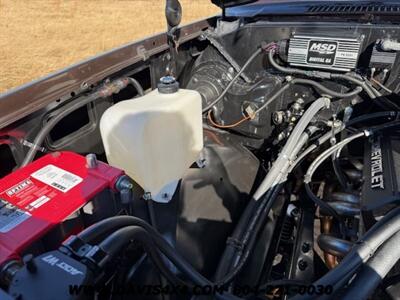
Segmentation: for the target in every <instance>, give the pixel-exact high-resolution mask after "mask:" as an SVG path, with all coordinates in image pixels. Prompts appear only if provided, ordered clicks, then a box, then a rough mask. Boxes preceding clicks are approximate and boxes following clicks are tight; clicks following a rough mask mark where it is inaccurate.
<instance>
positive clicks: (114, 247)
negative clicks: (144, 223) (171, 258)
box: [99, 226, 193, 288]
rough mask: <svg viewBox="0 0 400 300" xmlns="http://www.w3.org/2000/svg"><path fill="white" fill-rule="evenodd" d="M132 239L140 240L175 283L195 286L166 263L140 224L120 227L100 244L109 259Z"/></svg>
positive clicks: (150, 255)
mask: <svg viewBox="0 0 400 300" xmlns="http://www.w3.org/2000/svg"><path fill="white" fill-rule="evenodd" d="M132 241H135V242H139V243H140V245H141V246H143V248H144V250H145V251H146V253H147V254H148V255H149V257H150V258H151V260H152V261H153V263H154V264H155V265H156V266H157V268H158V269H159V270H160V272H161V273H162V274H163V275H164V276H165V278H167V280H168V281H169V282H170V283H171V284H173V285H180V286H187V287H189V288H193V286H192V285H191V284H189V283H186V282H184V281H183V280H181V279H179V278H178V277H177V276H176V275H175V274H174V273H172V272H171V270H170V269H169V268H168V266H166V265H165V263H164V261H163V259H162V257H161V255H160V253H159V252H158V250H157V248H156V246H155V244H154V242H153V239H152V238H151V236H150V235H149V233H148V231H146V230H145V229H144V228H142V227H139V226H127V227H123V228H121V229H118V230H117V231H116V232H114V233H113V234H111V235H110V236H109V237H107V238H106V239H105V240H104V241H102V242H101V243H100V244H99V247H100V248H101V249H102V250H104V251H105V252H106V253H107V254H108V256H107V261H110V260H111V259H113V258H114V257H115V256H116V255H118V254H119V253H120V252H121V250H122V249H124V247H125V246H127V245H128V244H129V243H131V242H132Z"/></svg>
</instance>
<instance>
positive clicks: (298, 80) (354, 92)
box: [290, 78, 363, 98]
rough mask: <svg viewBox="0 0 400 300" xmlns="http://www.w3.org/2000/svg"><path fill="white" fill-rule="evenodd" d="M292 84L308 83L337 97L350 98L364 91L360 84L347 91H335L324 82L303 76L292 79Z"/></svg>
mask: <svg viewBox="0 0 400 300" xmlns="http://www.w3.org/2000/svg"><path fill="white" fill-rule="evenodd" d="M290 82H291V83H292V84H307V85H311V86H313V87H315V88H316V89H318V90H320V91H321V92H323V93H325V94H327V95H329V96H331V97H335V98H349V97H354V96H356V95H358V94H359V93H361V92H362V90H363V89H362V87H360V86H358V87H356V88H355V89H354V90H352V91H350V92H347V93H340V92H336V91H333V90H331V89H328V88H327V87H325V86H323V85H322V84H320V83H318V82H316V81H314V80H311V79H302V78H295V79H293V80H292V81H290Z"/></svg>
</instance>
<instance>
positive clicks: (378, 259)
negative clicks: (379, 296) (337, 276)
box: [342, 232, 400, 300]
mask: <svg viewBox="0 0 400 300" xmlns="http://www.w3.org/2000/svg"><path fill="white" fill-rule="evenodd" d="M399 244H400V232H397V233H396V234H395V235H393V236H392V237H391V238H390V239H389V240H388V241H387V242H385V244H383V245H382V247H381V248H379V249H378V251H377V252H376V253H375V255H374V257H373V258H371V259H370V260H369V261H368V262H367V263H366V264H364V265H363V267H362V269H361V271H360V272H359V273H358V274H357V277H356V278H355V279H354V280H353V281H352V282H351V284H350V286H349V287H348V289H347V292H346V294H345V295H344V297H343V298H342V299H344V300H351V299H359V300H363V299H367V298H369V296H370V295H371V294H372V293H373V292H374V291H375V289H376V288H377V287H378V285H379V284H380V283H381V282H382V279H383V278H385V277H386V275H387V274H388V273H389V271H390V270H391V269H392V268H393V267H394V265H395V264H396V263H397V262H398V261H399V260H400V251H399ZM366 282H368V284H365V283H366Z"/></svg>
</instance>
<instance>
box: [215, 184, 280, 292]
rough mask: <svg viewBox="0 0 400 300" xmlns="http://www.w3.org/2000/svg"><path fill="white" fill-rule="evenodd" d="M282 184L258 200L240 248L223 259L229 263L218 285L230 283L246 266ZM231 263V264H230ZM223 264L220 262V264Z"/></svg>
mask: <svg viewBox="0 0 400 300" xmlns="http://www.w3.org/2000/svg"><path fill="white" fill-rule="evenodd" d="M282 187H283V185H282V184H280V185H278V186H275V187H273V188H272V189H271V190H270V191H271V192H270V193H267V194H266V196H265V197H264V199H260V200H259V201H262V202H263V203H261V205H260V206H259V207H258V208H257V209H256V210H255V213H254V217H253V218H252V220H251V221H252V222H250V223H249V224H248V226H247V227H246V230H245V232H244V233H243V237H242V239H241V247H240V248H236V249H235V251H234V252H233V253H232V258H231V259H229V258H228V257H227V258H225V260H226V261H227V262H231V264H230V265H229V264H228V268H227V271H225V274H224V276H223V277H222V279H220V280H219V281H218V284H219V285H226V284H228V283H230V282H231V281H232V280H233V279H234V278H235V277H236V276H237V275H238V274H239V273H240V272H241V271H242V269H243V267H244V266H245V265H246V263H247V261H248V259H249V257H250V254H251V252H252V251H253V250H254V246H255V244H256V242H257V237H258V233H259V232H260V230H261V228H262V226H263V225H264V224H265V221H266V218H267V217H268V214H269V211H270V210H271V208H272V206H273V204H274V201H275V199H276V198H277V196H278V194H279V192H280V190H281V188H282ZM232 262H233V263H232ZM221 263H223V262H222V260H221V261H220V264H221Z"/></svg>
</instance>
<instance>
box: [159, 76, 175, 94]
mask: <svg viewBox="0 0 400 300" xmlns="http://www.w3.org/2000/svg"><path fill="white" fill-rule="evenodd" d="M157 87H158V91H159V92H160V93H161V94H173V93H176V92H177V91H179V82H178V81H176V79H175V78H174V77H173V76H164V77H161V78H160V82H159V83H158V86H157Z"/></svg>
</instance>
